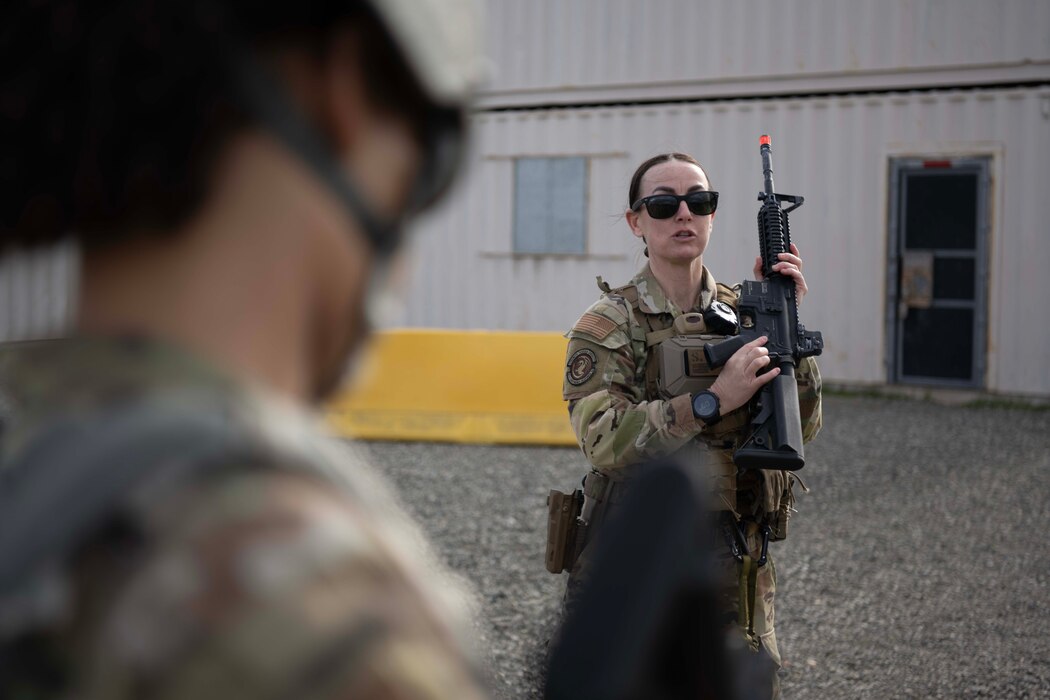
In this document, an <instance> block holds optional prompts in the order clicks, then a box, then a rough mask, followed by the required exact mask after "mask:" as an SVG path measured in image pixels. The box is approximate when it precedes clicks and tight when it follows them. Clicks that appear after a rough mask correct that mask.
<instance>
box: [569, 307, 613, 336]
mask: <svg viewBox="0 0 1050 700" xmlns="http://www.w3.org/2000/svg"><path fill="white" fill-rule="evenodd" d="M572 329H573V330H574V331H583V332H584V333H587V334H588V335H593V336H594V337H595V338H596V339H597V340H604V339H605V336H607V335H609V334H610V333H612V332H613V331H614V330H616V324H615V323H613V322H612V321H610V320H609V319H607V318H605V317H604V316H599V315H598V314H595V313H591V312H590V311H588V312H587V313H585V314H584V315H583V316H581V317H580V320H579V321H577V322H576V325H575V326H573V327H572Z"/></svg>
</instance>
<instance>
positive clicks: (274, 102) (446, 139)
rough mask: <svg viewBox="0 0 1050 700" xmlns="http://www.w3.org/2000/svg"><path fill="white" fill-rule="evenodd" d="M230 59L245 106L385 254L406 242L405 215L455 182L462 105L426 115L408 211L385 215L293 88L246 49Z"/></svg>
mask: <svg viewBox="0 0 1050 700" xmlns="http://www.w3.org/2000/svg"><path fill="white" fill-rule="evenodd" d="M226 58H227V62H228V65H229V68H230V70H231V73H232V77H233V85H234V88H235V90H236V91H237V96H238V97H239V98H240V102H241V104H242V106H243V107H244V108H245V109H247V110H248V112H249V114H251V115H252V116H253V117H254V118H256V119H257V120H259V122H260V123H261V124H262V125H263V126H265V127H267V128H268V129H270V130H271V131H272V132H273V133H274V135H276V136H277V138H278V139H280V140H281V141H282V142H283V143H284V144H285V145H286V146H287V147H288V148H290V149H291V150H292V151H293V152H294V153H295V154H296V155H298V156H299V157H300V158H302V160H303V161H304V162H305V163H306V164H307V165H308V166H309V167H310V169H311V170H313V172H314V174H315V175H316V176H317V177H319V178H320V179H321V180H322V181H323V182H324V183H325V185H326V186H327V187H328V188H329V190H330V191H331V192H332V193H333V194H334V195H335V196H336V197H338V198H339V200H340V201H341V202H342V204H343V206H344V207H345V208H346V209H347V211H349V212H350V214H351V215H353V216H354V217H355V218H356V220H357V222H358V223H359V224H360V226H361V229H362V232H363V233H364V235H365V237H366V238H367V239H368V241H369V243H370V244H371V246H372V247H373V249H374V250H375V251H376V253H378V254H379V255H380V256H383V257H387V256H389V255H390V254H391V253H393V252H394V251H395V250H396V249H397V248H398V246H399V245H400V244H401V240H402V236H403V230H402V224H403V220H404V219H405V218H406V217H407V216H408V215H410V214H413V213H417V212H419V211H421V210H422V209H425V208H426V207H427V206H429V205H430V204H433V202H434V201H435V200H436V199H438V198H439V197H440V196H441V195H442V194H443V193H444V192H445V191H446V190H447V189H448V187H449V185H450V184H451V182H452V179H453V176H454V175H455V173H456V171H457V170H458V169H459V165H460V162H461V160H462V155H463V150H464V141H465V136H466V134H465V127H466V118H465V116H464V115H463V113H462V112H461V111H460V110H456V109H447V108H441V107H436V106H435V107H433V108H432V109H431V110H430V112H429V113H428V114H427V115H426V116H425V117H424V120H425V121H424V128H423V130H422V131H423V133H422V141H423V143H422V146H423V152H424V159H425V160H424V163H423V167H422V168H421V170H420V173H419V178H418V179H417V181H416V184H415V186H414V189H413V191H412V193H411V194H410V197H409V203H408V206H407V209H406V212H405V215H403V216H401V217H398V218H397V219H396V220H393V221H385V220H383V219H381V218H380V217H379V216H377V215H376V212H375V211H374V210H373V208H372V206H371V205H370V204H369V203H368V202H366V201H365V199H364V197H363V196H362V195H361V192H360V188H359V187H358V186H357V185H356V184H355V183H354V182H353V181H352V180H351V178H350V176H349V174H348V173H347V172H346V169H345V168H344V167H343V166H342V165H341V164H340V163H339V161H338V159H337V158H336V157H335V155H334V153H335V151H334V149H333V148H332V146H331V145H330V144H329V143H328V142H327V140H326V139H325V138H324V137H323V135H322V134H321V133H320V132H319V131H318V130H317V129H316V128H315V127H314V126H313V125H312V124H311V123H310V121H309V120H308V119H307V118H306V116H305V115H304V114H303V113H302V112H301V111H300V110H299V109H297V108H296V106H295V104H294V103H293V102H292V101H291V98H290V97H289V96H288V94H287V91H286V90H284V89H283V88H282V86H281V85H280V83H279V82H278V81H277V80H276V79H274V77H273V76H272V75H271V74H270V73H269V71H267V70H266V69H265V68H264V67H263V65H262V64H261V63H260V62H259V61H258V60H256V59H255V58H254V56H252V55H251V53H250V52H248V51H246V50H244V49H242V50H240V51H237V50H228V51H227V54H226Z"/></svg>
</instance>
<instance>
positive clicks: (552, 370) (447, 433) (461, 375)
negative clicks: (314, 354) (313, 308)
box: [328, 330, 576, 445]
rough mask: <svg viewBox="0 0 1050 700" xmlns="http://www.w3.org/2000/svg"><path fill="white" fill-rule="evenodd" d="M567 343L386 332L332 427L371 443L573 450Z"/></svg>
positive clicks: (545, 338)
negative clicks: (564, 389) (565, 386)
mask: <svg viewBox="0 0 1050 700" xmlns="http://www.w3.org/2000/svg"><path fill="white" fill-rule="evenodd" d="M565 343H566V340H565V338H563V337H562V336H560V335H558V334H557V333H524V332H519V333H513V332H497V331H439V330H400V331H387V332H384V333H380V334H378V335H377V336H376V337H375V338H374V339H373V341H372V344H371V347H370V348H369V349H368V351H367V353H366V355H365V357H364V358H363V360H362V365H361V367H360V369H359V371H358V373H357V377H356V379H355V380H354V381H353V382H352V383H351V385H350V386H349V387H348V388H347V389H346V390H345V391H344V392H343V393H342V394H341V395H339V396H338V397H337V398H336V399H335V400H334V401H333V402H332V403H331V404H330V405H329V406H328V420H329V422H330V424H331V425H332V426H333V427H334V428H335V429H336V431H338V432H339V433H341V434H343V435H348V436H353V437H358V438H364V439H373V440H435V441H443V442H475V443H511V444H545V445H575V444H576V439H575V436H574V435H573V433H572V429H571V428H570V427H569V414H568V411H567V409H566V404H565V402H564V401H562V398H561V382H562V377H563V375H564V372H565Z"/></svg>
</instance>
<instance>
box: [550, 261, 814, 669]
mask: <svg viewBox="0 0 1050 700" xmlns="http://www.w3.org/2000/svg"><path fill="white" fill-rule="evenodd" d="M603 290H604V292H605V293H604V294H603V295H602V296H601V298H600V299H599V300H598V301H597V302H596V303H594V304H593V305H592V306H591V307H590V308H589V309H587V311H586V312H585V313H584V314H583V316H581V317H580V319H579V320H578V321H577V322H576V324H575V325H574V326H573V328H572V330H570V331H569V332H568V334H567V337H568V338H569V344H568V350H567V360H566V367H565V378H564V384H563V397H564V398H565V400H566V401H568V402H569V414H570V421H571V423H572V427H573V430H574V432H575V433H576V437H577V440H578V441H579V444H580V447H581V449H582V450H583V453H584V455H585V456H586V458H587V460H588V461H589V462H590V464H591V465H592V467H593V468H594V469H595V470H597V471H598V472H600V474H601V475H603V476H604V477H606V478H608V479H609V480H610V481H611V482H612V483H613V484H614V486H615V485H618V484H622V483H627V482H629V480H630V479H631V477H632V475H633V473H634V472H635V471H636V469H637V468H638V467H639V465H641V464H643V463H644V462H646V461H648V460H651V459H654V458H658V457H668V456H673V457H674V458H676V459H677V460H678V461H680V462H681V463H683V464H685V465H695V466H696V468H697V469H701V470H703V472H704V477H705V478H706V479H708V480H709V483H710V490H709V493H710V497H711V500H710V507H711V509H712V510H716V511H724V512H727V513H731V514H732V516H733V518H734V519H736V520H741V519H744V520H747V521H749V522H751V523H761V522H765V523H770V524H771V526H772V530H773V539H782V538H783V537H784V536H785V535H786V532H787V518H788V516H789V514H790V513H791V511H792V505H793V503H794V495H793V486H794V480H795V478H796V477H795V476H794V475H791V474H789V473H788V472H778V471H762V472H758V471H755V472H742V473H740V474H738V473H737V468H736V466H735V465H734V464H733V461H732V453H733V449H734V447H735V446H736V445H737V444H738V442H739V441H740V440H742V439H743V438H744V437H746V436H745V435H744V429H745V427H746V425H747V421H748V415H747V407H746V406H744V407H741V408H739V409H737V410H736V411H733V412H731V413H729V414H727V415H725V416H723V417H722V419H721V420H720V421H719V422H718V423H716V424H715V425H714V426H710V427H706V426H704V424H703V423H702V422H700V421H698V420H697V419H696V418H695V417H694V416H693V412H692V405H691V399H690V396H689V395H680V396H662V395H661V393H660V391H659V388H658V385H659V381H658V367H657V365H658V363H657V362H656V360H655V355H656V347H657V346H658V345H659V343H660V342H662V341H663V340H666V339H667V338H669V337H671V336H672V335H675V334H676V331H675V330H674V323H675V320H676V319H678V318H679V317H681V316H682V315H683V314H685V313H689V312H702V311H703V310H704V309H707V308H708V307H709V306H710V305H711V302H712V301H714V300H716V299H717V300H719V301H723V302H725V303H728V304H729V305H730V306H733V307H734V308H735V306H736V302H737V292H736V290H735V289H733V288H730V287H727V286H725V285H722V284H718V283H716V282H715V280H714V277H713V276H712V275H711V273H710V271H708V270H707V268H706V267H705V268H704V270H703V277H702V289H701V293H700V297H699V299H697V303H696V305H695V307H694V308H693V309H684V310H683V309H679V308H677V307H676V305H675V304H674V302H672V301H671V300H670V299H669V298H668V297H667V295H666V294H665V293H664V291H663V289H662V288H661V287H660V284H659V283H658V282H657V280H656V278H655V277H654V276H653V273H652V270H651V269H650V268H649V266H648V265H646V266H645V268H643V269H642V270H641V271H640V272H639V273H638V274H637V275H636V276H635V277H634V278H633V279H632V280H631V281H630V282H629V283H627V284H626V285H624V286H622V287H619V288H616V289H610V288H609V287H608V286H607V285H605V286H604V287H603ZM711 337H712V340H713V341H715V342H717V340H719V339H720V337H716V336H711ZM718 371H719V370H713V371H711V372H710V379H711V382H712V383H713V382H714V379H715V377H717V374H718ZM796 376H797V379H798V388H799V402H800V408H801V416H802V424H803V425H802V428H803V438H804V440H806V441H808V440H810V439H812V438H813V437H814V436H815V435H816V434H817V432H818V431H819V430H820V426H821V406H820V374H819V372H818V370H817V365H816V363H815V362H814V361H813V359H812V358H806V359H805V360H803V361H802V362H801V363H800V366H799V367H798V368H797V371H796ZM616 490H620V491H621V492H622V489H616V488H614V493H613V494H612V501H614V502H615V501H616V500H617V494H616V493H615V491H616ZM757 532H758V528H757V527H754V526H753V525H752V526H751V527H750V528H749V529H748V540H749V544H750V545H751V546H753V547H756V548H759V547H760V546H761V541H760V539H761V538H760V537H756V535H757ZM581 560H582V561H586V558H585V557H581ZM763 568H764V571H763V572H762V573H761V574H760V581H759V589H760V590H759V598H760V600H759V601H758V605H759V608H758V610H757V611H756V616H757V618H758V619H756V621H755V630H756V633H757V634H758V635H759V636H760V637H762V644H763V646H765V647H766V648H767V650H768V651H769V653H770V655H771V656H773V658H774V659H775V660H776V661H777V662H778V663H779V652H778V651H777V649H776V638H775V635H774V633H773V608H772V599H773V588H774V585H775V584H774V580H775V573H774V569H773V565H772V562H770V564H769V566H767V567H763ZM577 573H578V572H577V571H574V575H576V574H577ZM762 579H764V580H762ZM730 597H731V596H730ZM731 604H732V605H733V606H734V607H735V606H736V601H735V599H734V600H733V602H732V603H731ZM727 605H730V603H727Z"/></svg>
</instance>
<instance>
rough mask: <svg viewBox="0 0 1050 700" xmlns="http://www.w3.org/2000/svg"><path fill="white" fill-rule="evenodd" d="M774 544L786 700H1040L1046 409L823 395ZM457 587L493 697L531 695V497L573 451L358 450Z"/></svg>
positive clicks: (1049, 435) (575, 459) (569, 480)
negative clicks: (474, 627)
mask: <svg viewBox="0 0 1050 700" xmlns="http://www.w3.org/2000/svg"><path fill="white" fill-rule="evenodd" d="M824 410H825V428H824V430H823V432H822V433H821V435H820V436H819V437H818V438H817V440H816V441H815V442H814V443H813V444H812V445H810V446H809V447H808V448H807V458H808V462H807V465H806V467H805V469H804V470H803V471H802V472H801V475H802V476H803V478H804V479H805V480H806V483H807V484H808V486H809V487H810V489H811V493H809V494H803V495H802V496H801V498H800V502H799V504H798V508H799V511H800V513H799V514H798V515H797V516H796V517H795V518H794V519H793V520H792V522H791V525H792V531H791V534H790V537H789V539H788V540H786V541H785V542H782V543H779V544H778V545H775V547H776V549H775V554H776V556H777V558H778V566H777V573H778V578H779V585H780V588H779V590H778V597H779V602H778V606H777V610H778V620H777V630H778V634H779V637H780V640H781V651H782V652H783V654H784V656H785V659H786V664H785V668H786V674H785V678H784V696H785V697H787V698H791V699H796V698H828V699H833V698H880V699H881V698H916V697H922V698H1050V629H1048V623H1050V586H1048V583H1050V546H1048V544H1047V537H1048V533H1050V412H1048V411H1046V410H1030V409H1010V408H1001V407H985V408H962V407H949V406H943V405H936V404H932V403H928V402H923V401H914V400H901V399H888V398H866V397H864V398H862V397H842V396H834V397H829V398H827V399H826V400H825V409H824ZM367 449H368V450H369V451H370V452H372V454H373V455H374V458H375V461H376V463H377V464H378V465H380V467H381V468H382V470H383V471H384V472H385V473H386V474H387V475H388V477H389V478H390V479H391V480H392V481H393V482H394V484H395V485H396V486H397V488H398V489H399V490H400V492H401V494H402V497H403V499H404V500H405V503H406V505H407V507H408V508H409V510H410V511H412V512H413V514H414V515H415V516H416V517H417V518H418V519H419V521H420V522H421V523H422V525H423V527H424V529H425V530H426V531H427V533H428V534H429V536H430V538H431V539H432V541H433V542H434V543H435V545H436V547H437V549H438V551H439V553H440V554H441V555H442V557H443V558H444V559H445V561H446V562H447V563H448V565H449V566H450V567H452V568H453V569H454V570H456V571H459V572H460V573H462V574H463V575H465V576H466V577H467V578H468V579H470V580H471V581H473V583H474V586H475V587H476V589H477V592H478V596H479V598H480V600H481V603H482V609H481V620H479V622H478V633H479V636H480V637H481V640H482V647H483V648H484V649H485V650H486V652H487V653H488V654H489V656H490V659H489V664H490V668H491V672H492V675H493V685H494V688H495V694H496V696H497V697H498V698H505V699H511V698H514V699H517V698H533V697H538V696H539V683H540V681H539V674H538V669H539V666H540V659H541V658H542V653H543V644H544V641H545V639H546V638H547V637H548V636H549V634H550V630H551V627H552V625H553V624H554V620H555V618H556V615H557V610H558V606H559V601H560V596H561V592H562V589H563V586H564V580H563V578H562V577H559V576H553V575H551V574H548V573H547V572H546V571H545V570H544V568H543V548H544V538H545V517H546V508H545V505H544V501H545V497H546V493H547V491H548V489H550V488H560V489H562V490H566V489H569V488H571V487H572V486H573V485H574V484H575V483H577V482H578V480H579V477H580V476H581V475H582V474H583V472H584V470H585V468H586V467H585V464H584V461H583V459H582V456H581V455H580V454H579V452H578V451H577V450H575V449H570V448H538V447H493V446H461V445H442V444H430V443H369V444H368V445H367Z"/></svg>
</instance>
